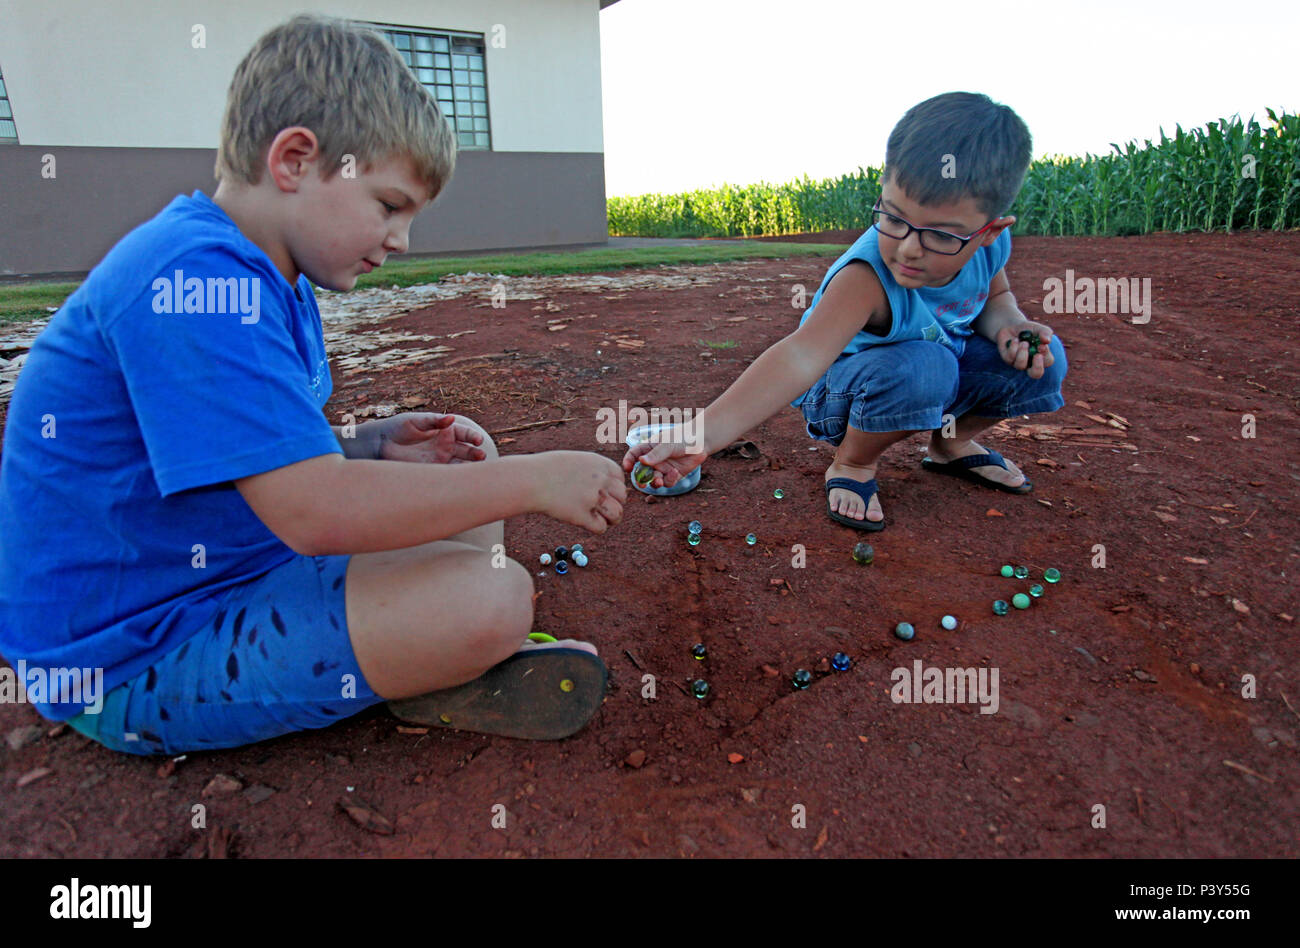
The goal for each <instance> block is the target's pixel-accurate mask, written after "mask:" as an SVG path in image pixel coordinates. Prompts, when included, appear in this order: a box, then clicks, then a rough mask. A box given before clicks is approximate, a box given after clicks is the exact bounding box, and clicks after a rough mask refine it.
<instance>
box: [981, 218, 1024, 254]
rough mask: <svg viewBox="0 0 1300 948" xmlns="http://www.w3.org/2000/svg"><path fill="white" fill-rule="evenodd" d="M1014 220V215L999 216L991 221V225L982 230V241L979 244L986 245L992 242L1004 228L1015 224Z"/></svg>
mask: <svg viewBox="0 0 1300 948" xmlns="http://www.w3.org/2000/svg"><path fill="white" fill-rule="evenodd" d="M1015 222H1016V219H1015V217H1014V216H1007V217H999V218H998V219H997V220H995V221H994V222H993V223H992V225H990V227H989V229H988V230H986V231H985V232H984V242H983V244H981V246H984V247H987V246H989V245H990V244H992V243H993V241H995V240H997V239H998V238H999V237H1001V236H1002V232H1003V231H1004V230H1006V229H1007V228H1008V227H1010V226H1012V225H1013V224H1015Z"/></svg>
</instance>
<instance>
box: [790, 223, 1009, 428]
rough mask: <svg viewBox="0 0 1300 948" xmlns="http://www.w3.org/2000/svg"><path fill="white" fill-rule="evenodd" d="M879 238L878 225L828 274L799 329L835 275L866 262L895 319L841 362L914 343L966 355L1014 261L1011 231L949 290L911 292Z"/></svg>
mask: <svg viewBox="0 0 1300 948" xmlns="http://www.w3.org/2000/svg"><path fill="white" fill-rule="evenodd" d="M877 237H878V234H877V231H876V229H875V228H874V227H872V228H870V229H868V230H867V232H866V233H865V234H863V235H862V236H861V237H859V238H858V239H857V240H856V241H855V242H854V244H853V246H852V247H850V248H849V249H848V250H846V251H844V254H843V255H842V256H841V257H840V258H839V259H838V260H836V261H835V263H834V264H833V265H832V266H831V268H830V269H829V270H827V271H826V276H825V277H824V278H823V279H822V285H821V286H820V287H819V288H818V290H817V295H816V296H814V297H813V300H812V305H810V306H809V307H808V309H807V311H805V312H804V314H803V318H802V319H800V320H799V325H800V326H802V325H803V324H804V323H805V322H807V320H808V318H809V317H810V316H812V314H813V310H814V309H816V308H817V303H818V301H819V300H820V299H821V298H822V294H823V293H825V292H826V287H828V286H830V282H831V280H832V279H833V278H834V276H835V274H837V273H839V272H840V271H841V270H843V269H844V267H845V266H847V265H848V264H850V263H852V262H853V261H855V260H861V261H863V262H865V263H868V264H870V266H871V268H872V269H873V270H875V271H876V276H877V277H879V278H880V285H881V286H882V287H883V288H884V290H885V297H886V298H887V299H888V300H889V311H890V313H891V315H892V317H893V318H892V322H891V323H890V327H889V332H888V333H887V334H886V335H883V336H878V335H876V334H875V333H871V332H867V330H866V329H862V330H860V331H859V332H858V334H857V335H856V336H854V337H853V338H852V339H850V340H849V344H848V345H847V346H845V347H844V351H843V352H842V353H840V356H839V357H838V358H842V357H843V356H846V355H852V354H853V353H855V352H861V351H862V350H863V349H865V348H867V347H868V346H879V345H884V344H886V343H891V342H904V341H906V340H910V339H925V340H928V341H930V342H937V343H939V344H940V345H942V346H946V347H947V348H949V349H951V350H952V351H953V352H954V354H956V355H961V354H962V352H964V351H965V348H966V338H967V337H969V336H971V335H972V334H973V330H972V329H971V328H970V327H971V323H973V322H974V321H975V317H977V316H979V314H980V311H981V310H982V309H984V301H985V300H987V299H988V296H989V283H991V282H992V281H993V277H995V276H996V275H997V273H998V271H999V270H1001V269H1002V268H1003V267H1005V266H1006V265H1007V261H1008V260H1009V259H1011V230H1010V228H1008V229H1005V230H1003V231H1002V233H1000V234H998V237H997V240H995V241H993V243H992V244H990V245H989V246H987V247H980V248H979V249H978V250H976V251H975V253H974V254H973V255H972V256H971V258H970V259H969V260H968V261H966V265H965V266H963V267H962V268H961V269H960V270H958V271H957V274H956V276H954V277H953V278H952V280H950V281H949V282H948V284H947V285H946V286H924V287H921V288H920V289H915V290H906V289H903V288H902V287H901V286H899V285H898V282H897V281H896V280H895V279H894V275H893V274H892V273H890V272H889V267H887V266H886V265H885V261H884V258H883V257H881V256H880V247H879V246H878V244H877V242H876V238H877ZM805 395H807V392H805V393H804V394H803V395H800V396H799V397H798V398H797V399H795V400H794V401H793V402H791V403H790V404H792V405H794V406H795V407H798V406H799V405H801V404H802V403H803V400H804V396H805Z"/></svg>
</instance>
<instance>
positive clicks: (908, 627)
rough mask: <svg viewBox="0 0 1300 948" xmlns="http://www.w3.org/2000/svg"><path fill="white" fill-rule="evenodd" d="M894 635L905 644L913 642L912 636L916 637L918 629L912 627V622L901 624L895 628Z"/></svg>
mask: <svg viewBox="0 0 1300 948" xmlns="http://www.w3.org/2000/svg"><path fill="white" fill-rule="evenodd" d="M894 634H895V635H897V636H898V637H899V638H900V639H902V640H903V641H904V642H910V641H912V636H914V635H916V629H914V628H913V627H912V623H910V622H900V623H898V625H896V626H894Z"/></svg>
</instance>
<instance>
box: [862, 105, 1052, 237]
mask: <svg viewBox="0 0 1300 948" xmlns="http://www.w3.org/2000/svg"><path fill="white" fill-rule="evenodd" d="M1031 147H1032V139H1031V138H1030V135H1029V129H1028V128H1027V127H1025V123H1024V121H1022V120H1021V118H1020V116H1019V115H1017V114H1016V113H1015V112H1014V111H1012V110H1011V108H1010V107H1008V106H1005V105H999V104H998V103H996V102H994V101H993V100H992V99H990V98H989V97H988V96H986V95H980V94H978V93H974V92H945V93H944V94H943V95H937V96H935V97H934V98H932V99H926V100H925V101H924V102H921V103H919V104H917V105H914V106H912V107H911V108H910V109H908V110H907V114H906V115H904V116H903V117H902V118H901V119H899V120H898V124H897V125H895V126H894V130H893V131H892V132H890V133H889V144H888V145H887V146H886V147H885V173H884V175H883V176H882V177H881V180H882V181H886V180H888V179H889V176H890V175H891V174H892V175H893V180H894V184H895V185H896V186H898V187H900V188H902V189H903V190H904V191H906V192H907V196H908V197H909V198H911V199H912V200H913V201H916V202H917V203H918V204H950V203H955V202H957V201H960V200H962V199H963V198H967V197H970V198H974V199H975V201H976V203H977V204H978V205H979V208H980V211H981V212H982V213H983V214H984V215H985V216H987V217H990V218H993V217H1000V216H1001V215H1002V214H1003V213H1005V212H1006V211H1007V210H1008V209H1009V208H1010V207H1011V203H1012V202H1013V201H1014V200H1015V199H1016V194H1017V193H1019V191H1020V186H1021V184H1023V183H1024V180H1025V172H1026V171H1027V170H1028V169H1029V158H1030V151H1031Z"/></svg>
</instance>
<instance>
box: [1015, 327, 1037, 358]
mask: <svg viewBox="0 0 1300 948" xmlns="http://www.w3.org/2000/svg"><path fill="white" fill-rule="evenodd" d="M1019 339H1020V341H1021V342H1027V343H1029V361H1030V362H1033V361H1034V356H1036V355H1037V354H1038V347H1039V345H1041V344H1042V340H1041V339H1039V338H1038V333H1036V332H1033V331H1031V330H1029V329H1022V330H1020V336H1019Z"/></svg>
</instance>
